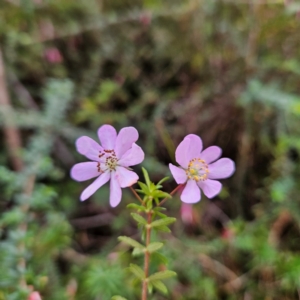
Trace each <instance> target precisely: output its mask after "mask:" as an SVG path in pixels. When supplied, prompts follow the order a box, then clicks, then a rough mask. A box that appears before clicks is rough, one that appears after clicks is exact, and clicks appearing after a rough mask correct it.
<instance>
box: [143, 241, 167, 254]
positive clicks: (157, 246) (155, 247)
mask: <svg viewBox="0 0 300 300" xmlns="http://www.w3.org/2000/svg"><path fill="white" fill-rule="evenodd" d="M163 245H164V244H163V243H159V242H153V243H151V244H149V245H148V247H147V251H148V252H150V253H152V252H155V251H157V250H158V249H160V248H161V247H163Z"/></svg>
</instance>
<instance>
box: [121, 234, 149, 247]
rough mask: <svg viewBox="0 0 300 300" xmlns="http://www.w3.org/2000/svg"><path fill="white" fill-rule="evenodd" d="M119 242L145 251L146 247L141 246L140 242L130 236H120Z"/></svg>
mask: <svg viewBox="0 0 300 300" xmlns="http://www.w3.org/2000/svg"><path fill="white" fill-rule="evenodd" d="M118 240H119V241H121V242H124V243H126V244H128V245H130V246H132V247H134V248H139V249H144V248H145V247H144V246H143V245H142V244H140V243H139V242H137V241H135V240H134V239H132V238H130V237H128V236H119V237H118Z"/></svg>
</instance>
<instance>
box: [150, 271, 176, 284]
mask: <svg viewBox="0 0 300 300" xmlns="http://www.w3.org/2000/svg"><path fill="white" fill-rule="evenodd" d="M176 275H177V274H176V273H175V272H174V271H170V270H166V271H162V272H157V273H154V274H153V275H151V276H150V277H148V280H149V281H151V282H152V281H153V280H154V281H155V280H161V279H167V278H170V277H173V276H176Z"/></svg>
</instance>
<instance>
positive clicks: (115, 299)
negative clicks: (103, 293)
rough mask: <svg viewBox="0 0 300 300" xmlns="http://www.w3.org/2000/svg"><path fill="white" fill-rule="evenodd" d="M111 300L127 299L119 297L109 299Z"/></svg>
mask: <svg viewBox="0 0 300 300" xmlns="http://www.w3.org/2000/svg"><path fill="white" fill-rule="evenodd" d="M111 300H127V299H126V298H124V297H121V296H113V297H112V298H111Z"/></svg>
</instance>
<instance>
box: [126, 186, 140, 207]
mask: <svg viewBox="0 0 300 300" xmlns="http://www.w3.org/2000/svg"><path fill="white" fill-rule="evenodd" d="M129 188H130V189H131V191H132V192H133V194H134V196H135V197H136V198H137V199H138V200H139V201H140V202H141V203H142V204H144V201H143V200H142V198H141V197H140V196H139V195H138V193H137V192H136V191H135V189H134V188H133V187H132V186H130V187H129Z"/></svg>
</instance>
